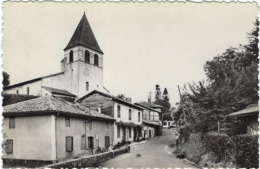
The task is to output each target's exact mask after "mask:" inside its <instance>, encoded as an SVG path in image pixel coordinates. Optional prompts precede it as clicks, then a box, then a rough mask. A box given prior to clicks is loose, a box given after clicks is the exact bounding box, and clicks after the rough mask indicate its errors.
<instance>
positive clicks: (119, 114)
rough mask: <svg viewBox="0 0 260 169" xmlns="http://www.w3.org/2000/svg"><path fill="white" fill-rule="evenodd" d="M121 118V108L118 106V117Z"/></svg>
mask: <svg viewBox="0 0 260 169" xmlns="http://www.w3.org/2000/svg"><path fill="white" fill-rule="evenodd" d="M120 116H121V107H120V106H119V105H118V106H117V117H118V118H120Z"/></svg>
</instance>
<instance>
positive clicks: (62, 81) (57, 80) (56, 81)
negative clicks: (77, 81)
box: [42, 74, 67, 95]
mask: <svg viewBox="0 0 260 169" xmlns="http://www.w3.org/2000/svg"><path fill="white" fill-rule="evenodd" d="M66 83H67V82H66V78H65V76H64V74H60V75H56V76H51V77H47V78H44V79H43V80H42V86H46V87H52V88H56V89H61V90H66ZM42 95H45V93H43V92H42Z"/></svg>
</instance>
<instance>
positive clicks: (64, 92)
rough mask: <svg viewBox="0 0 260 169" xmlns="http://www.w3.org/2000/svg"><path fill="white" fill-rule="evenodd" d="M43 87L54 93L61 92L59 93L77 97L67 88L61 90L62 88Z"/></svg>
mask: <svg viewBox="0 0 260 169" xmlns="http://www.w3.org/2000/svg"><path fill="white" fill-rule="evenodd" d="M42 88H44V89H46V90H48V91H49V92H51V93H52V94H59V95H64V96H72V97H76V95H74V94H72V93H70V92H68V91H67V90H60V89H55V88H52V87H46V86H43V87H42Z"/></svg>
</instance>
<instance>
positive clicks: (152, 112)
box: [135, 103, 162, 139]
mask: <svg viewBox="0 0 260 169" xmlns="http://www.w3.org/2000/svg"><path fill="white" fill-rule="evenodd" d="M135 104H136V105H137V106H140V107H142V108H143V109H144V110H143V126H144V127H143V129H142V136H143V138H145V139H147V138H151V137H155V136H156V135H160V134H161V130H160V129H161V124H162V122H161V120H160V116H161V112H160V111H159V110H157V109H153V108H151V107H148V106H147V105H146V104H142V103H135Z"/></svg>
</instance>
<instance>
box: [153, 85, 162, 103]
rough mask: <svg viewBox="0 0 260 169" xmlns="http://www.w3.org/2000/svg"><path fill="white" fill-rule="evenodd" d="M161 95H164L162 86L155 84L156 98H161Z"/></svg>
mask: <svg viewBox="0 0 260 169" xmlns="http://www.w3.org/2000/svg"><path fill="white" fill-rule="evenodd" d="M161 96H162V93H161V88H160V86H159V85H158V84H157V85H155V100H160V99H161Z"/></svg>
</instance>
